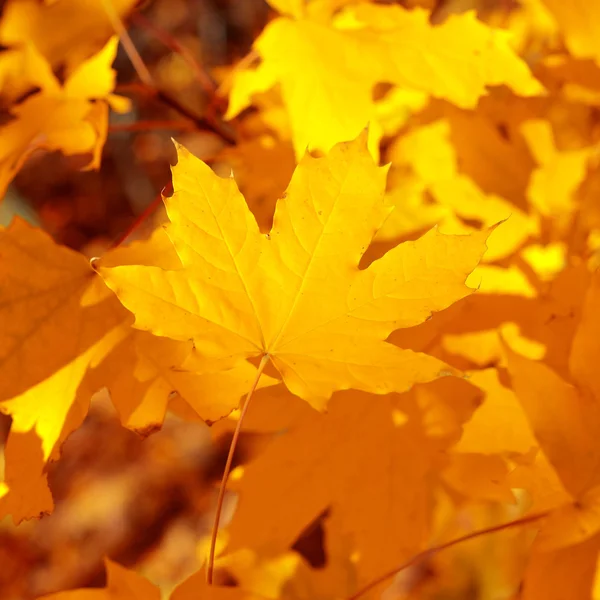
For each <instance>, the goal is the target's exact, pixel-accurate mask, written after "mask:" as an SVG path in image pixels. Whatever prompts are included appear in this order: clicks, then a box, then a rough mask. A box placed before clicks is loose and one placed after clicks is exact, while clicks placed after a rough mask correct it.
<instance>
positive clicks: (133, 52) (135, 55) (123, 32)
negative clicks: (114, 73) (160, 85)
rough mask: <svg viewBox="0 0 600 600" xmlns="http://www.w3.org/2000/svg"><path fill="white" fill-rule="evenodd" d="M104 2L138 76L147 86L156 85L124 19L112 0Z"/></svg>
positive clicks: (105, 9)
mask: <svg viewBox="0 0 600 600" xmlns="http://www.w3.org/2000/svg"><path fill="white" fill-rule="evenodd" d="M102 4H103V6H104V12H105V13H106V15H107V17H108V19H109V21H110V22H111V25H112V26H113V29H114V30H115V32H116V33H117V35H118V36H119V39H120V40H121V44H123V49H124V50H125V52H126V53H127V56H128V57H129V60H130V61H131V64H132V65H133V68H134V69H135V72H136V73H137V74H138V77H139V78H140V80H141V81H142V82H144V84H146V85H147V86H152V87H154V81H153V80H152V75H150V71H149V70H148V67H147V66H146V64H145V63H144V61H143V60H142V57H141V56H140V54H139V52H138V51H137V49H136V47H135V44H134V43H133V41H132V39H131V37H129V34H128V33H127V29H126V28H125V25H123V21H121V17H119V13H117V11H116V10H115V7H114V6H113V4H112V2H111V0H102Z"/></svg>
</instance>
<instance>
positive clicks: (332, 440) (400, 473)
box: [229, 377, 478, 592]
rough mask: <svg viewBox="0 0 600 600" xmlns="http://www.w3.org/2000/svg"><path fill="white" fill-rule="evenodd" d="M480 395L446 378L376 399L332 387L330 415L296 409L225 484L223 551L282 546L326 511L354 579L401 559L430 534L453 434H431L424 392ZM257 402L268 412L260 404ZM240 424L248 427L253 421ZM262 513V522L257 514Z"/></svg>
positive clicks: (441, 397) (289, 403) (288, 404)
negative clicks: (229, 504) (234, 501)
mask: <svg viewBox="0 0 600 600" xmlns="http://www.w3.org/2000/svg"><path fill="white" fill-rule="evenodd" d="M273 392H275V388H273ZM270 393H271V391H270V390H269V391H265V392H264V393H263V394H262V395H261V396H260V399H259V397H258V396H257V398H256V399H255V402H256V404H254V406H253V408H255V409H256V412H257V413H262V414H263V415H264V414H265V413H267V412H268V407H270V406H272V402H269V401H268V397H269V395H270ZM477 394H478V390H477V389H476V388H474V387H473V386H470V385H469V384H468V383H466V382H465V381H463V380H461V379H457V378H453V377H446V378H443V379H440V380H437V381H435V382H432V383H429V384H426V385H422V386H418V387H416V388H413V390H411V391H410V392H408V393H406V394H403V395H396V394H391V395H387V396H383V397H381V398H378V399H377V400H376V401H374V399H373V397H372V396H371V395H370V394H366V393H364V392H356V391H346V392H339V393H338V394H336V395H335V396H334V397H333V398H332V400H331V402H330V405H329V408H328V412H327V413H325V414H323V415H322V414H318V413H315V412H312V413H306V412H304V414H300V415H299V418H298V419H297V420H296V421H294V422H293V423H292V424H291V425H290V426H289V427H287V428H286V433H285V435H279V436H276V437H275V438H274V439H273V441H272V442H271V443H270V444H269V446H268V447H267V448H266V449H265V450H264V451H263V452H262V453H261V454H260V455H259V456H258V457H257V458H256V459H255V460H254V461H252V462H251V463H250V464H248V465H246V466H245V467H244V472H243V475H242V477H241V479H240V480H239V481H236V482H235V483H234V484H233V485H232V488H233V489H234V490H236V491H237V492H238V493H239V495H240V499H239V504H238V507H237V510H236V512H235V514H234V517H233V519H232V522H231V524H230V526H229V534H230V544H229V547H230V548H231V550H232V551H234V550H236V549H238V548H244V547H246V546H247V545H248V544H251V545H252V547H253V548H255V549H256V550H257V551H258V552H261V551H264V552H267V551H268V552H280V551H283V550H285V549H286V548H288V547H289V546H290V545H291V544H293V543H294V541H295V539H296V538H297V537H298V535H299V534H300V533H301V532H302V530H303V529H304V528H305V527H306V526H307V525H308V524H309V523H311V522H312V520H313V519H315V518H316V517H318V516H319V515H320V514H321V513H322V512H323V511H324V510H325V509H327V508H328V507H330V508H331V509H332V513H333V515H335V516H336V518H337V519H338V520H339V524H340V527H341V531H342V532H343V533H344V534H345V535H347V536H349V538H350V542H351V548H352V550H353V551H354V552H355V554H356V561H355V565H356V568H357V574H358V577H357V579H358V581H356V583H358V584H361V583H362V584H364V583H366V582H369V581H370V580H371V579H373V578H375V577H377V576H378V575H381V573H383V572H385V571H386V570H389V569H391V568H392V567H394V566H395V565H396V564H399V563H400V562H402V561H403V560H406V559H407V558H409V557H410V556H411V555H412V554H414V553H416V552H418V551H419V550H420V549H421V548H422V546H423V545H424V544H425V542H426V540H427V538H428V530H429V506H430V504H429V503H430V502H431V501H432V498H433V490H434V488H435V486H436V483H439V482H438V476H439V473H440V470H441V469H442V468H443V467H444V466H445V456H444V450H446V449H447V448H448V447H449V446H450V445H451V444H452V442H453V440H454V432H453V431H452V432H451V433H450V435H448V434H441V435H440V434H439V433H438V434H437V435H430V434H428V431H427V429H426V428H427V424H426V421H427V420H428V419H430V416H429V415H427V414H426V413H427V412H428V411H429V410H430V407H429V406H428V404H429V403H430V402H431V398H430V397H428V396H435V397H436V399H437V400H438V401H442V402H447V403H448V404H452V403H455V399H456V398H467V397H468V398H469V400H470V401H471V402H472V401H473V399H474V397H475V396H477ZM263 399H266V400H267V404H266V406H267V408H264V407H263V408H261V406H260V403H261V401H263ZM278 401H279V403H280V404H283V406H284V407H285V411H284V410H282V412H287V411H290V412H292V413H296V414H298V413H299V412H300V411H298V408H297V407H295V404H297V403H299V400H297V399H295V398H293V397H292V396H289V395H288V396H279V397H278ZM252 412H253V411H250V413H249V417H250V416H251V413H252ZM255 418H256V417H255ZM246 426H247V427H248V428H249V429H250V430H252V429H251V428H252V424H251V423H250V422H249V423H247V424H246ZM265 489H268V490H269V493H268V494H265V493H264V490H265ZM408 490H410V493H408ZM259 514H264V515H268V519H257V518H256V516H257V515H259ZM348 592H351V590H348Z"/></svg>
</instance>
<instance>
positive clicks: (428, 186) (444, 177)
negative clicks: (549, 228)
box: [378, 120, 538, 262]
mask: <svg viewBox="0 0 600 600" xmlns="http://www.w3.org/2000/svg"><path fill="white" fill-rule="evenodd" d="M450 130H451V126H450V123H449V121H448V120H439V121H435V122H434V123H430V124H427V125H424V126H422V127H419V128H418V129H416V130H413V131H411V132H409V133H408V134H406V135H404V136H402V137H401V138H399V139H398V140H397V141H396V143H395V144H394V145H393V146H392V148H391V149H390V152H389V157H388V158H389V160H390V161H392V165H393V168H394V169H395V170H397V171H399V173H398V174H397V175H396V176H395V177H394V175H392V177H391V180H392V184H391V186H390V189H389V192H388V193H389V194H390V202H392V203H393V204H395V205H396V206H397V210H395V211H394V212H393V213H392V215H391V216H390V218H389V219H388V220H387V221H386V223H385V225H384V227H383V228H382V230H381V231H380V232H379V234H378V239H382V240H385V239H389V238H395V237H399V236H400V235H403V234H404V235H405V234H406V233H407V219H406V217H405V210H404V205H405V202H406V201H407V197H406V195H405V186H406V184H405V181H404V179H405V178H406V176H407V175H406V173H405V172H404V171H403V170H402V167H403V166H404V165H405V164H406V165H410V168H411V170H412V171H413V177H410V176H409V184H408V185H409V186H411V185H414V182H415V181H416V186H417V194H416V196H417V197H418V200H417V202H418V204H417V206H410V211H411V212H412V213H413V214H414V217H415V218H414V221H415V222H411V223H410V224H411V226H412V227H413V228H414V230H417V231H418V230H420V229H422V228H423V227H426V226H430V225H431V222H436V223H439V227H440V230H441V231H442V232H444V233H465V232H469V231H472V230H473V228H472V227H469V226H467V225H466V224H465V222H469V221H470V220H474V219H475V220H477V221H480V222H482V223H483V225H484V226H485V227H490V226H492V225H494V224H495V223H499V222H500V221H503V220H505V222H504V223H502V224H501V225H500V226H499V227H498V228H497V229H496V230H495V231H494V232H493V233H492V234H491V235H490V237H489V239H488V241H487V247H488V250H487V252H486V254H485V257H484V260H485V262H494V261H497V260H500V259H502V258H506V257H507V256H509V255H510V254H512V253H514V252H515V251H516V250H517V249H518V248H519V247H520V246H521V245H522V244H523V243H524V242H525V241H526V240H527V238H528V237H529V236H531V235H535V234H536V233H537V231H538V226H537V223H536V222H535V221H534V220H533V219H532V218H531V217H529V216H528V215H527V214H526V213H524V212H523V211H521V210H520V209H519V208H518V207H517V206H515V205H513V204H511V203H510V202H508V201H506V200H505V199H504V198H501V197H499V196H497V195H495V194H494V195H492V194H484V193H483V192H482V191H481V190H480V189H479V187H478V186H477V185H476V184H475V183H474V182H473V181H472V180H471V179H470V178H469V177H467V176H466V175H464V174H462V173H460V172H459V168H458V158H457V156H456V151H455V150H454V147H453V146H452V144H451V143H450ZM396 187H398V189H397V190H396V189H395V188H396ZM432 199H433V200H435V201H436V203H437V205H435V204H433V205H432V202H431V200H432ZM408 201H409V202H410V201H411V196H410V195H409V196H408ZM459 219H460V220H459Z"/></svg>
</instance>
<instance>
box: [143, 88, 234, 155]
mask: <svg viewBox="0 0 600 600" xmlns="http://www.w3.org/2000/svg"><path fill="white" fill-rule="evenodd" d="M152 95H153V96H154V97H156V99H157V100H160V101H161V102H162V103H163V104H166V105H167V106H170V107H171V108H172V109H173V110H175V111H177V112H178V113H179V114H180V115H181V116H182V117H185V118H186V119H189V120H190V121H192V122H193V123H195V124H196V126H197V127H198V129H208V130H209V131H212V132H213V133H215V134H217V135H218V136H219V137H220V138H221V139H222V140H223V141H224V142H225V143H227V144H229V145H230V146H234V145H235V144H236V141H237V140H236V137H235V135H234V134H233V132H232V131H231V130H230V129H229V128H228V127H225V126H224V125H223V124H222V123H219V122H218V121H217V120H216V119H211V118H209V117H208V116H206V117H199V116H198V115H196V114H194V112H192V111H191V110H190V109H189V108H187V107H186V106H184V105H183V104H181V102H179V100H177V99H176V98H174V97H173V96H171V95H170V94H167V93H166V92H163V91H162V90H159V89H156V88H155V89H154V90H153V94H152Z"/></svg>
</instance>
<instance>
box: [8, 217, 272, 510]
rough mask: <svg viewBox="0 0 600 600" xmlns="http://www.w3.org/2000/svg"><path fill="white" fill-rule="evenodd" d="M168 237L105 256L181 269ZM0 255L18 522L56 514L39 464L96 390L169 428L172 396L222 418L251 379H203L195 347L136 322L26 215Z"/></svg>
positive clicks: (237, 371)
mask: <svg viewBox="0 0 600 600" xmlns="http://www.w3.org/2000/svg"><path fill="white" fill-rule="evenodd" d="M161 234H162V231H159V232H157V234H155V235H154V236H153V237H152V238H151V239H150V240H148V241H144V242H138V243H137V244H133V245H132V246H131V247H129V248H121V249H117V250H115V251H114V252H112V253H109V254H108V255H107V256H106V257H105V258H104V259H103V261H104V263H105V264H112V262H111V261H114V260H118V261H119V262H120V263H122V262H126V261H127V260H128V259H129V260H135V261H136V262H144V261H148V260H150V259H151V260H152V262H153V263H154V264H161V265H163V266H169V267H173V266H176V265H177V264H179V261H178V259H177V257H176V255H175V253H174V252H173V249H172V246H171V244H170V242H168V240H166V239H165V238H164V237H162V236H164V234H162V236H161ZM165 242H166V243H165ZM0 256H2V264H1V266H0V295H1V296H2V298H3V303H2V305H1V306H0V411H1V412H3V413H5V414H8V415H10V416H11V417H12V426H11V432H10V435H9V439H8V444H7V454H6V462H7V465H6V479H7V483H8V484H9V486H10V491H9V493H8V494H7V496H6V497H5V498H4V499H3V500H4V502H3V504H2V506H1V507H0V510H5V511H6V512H11V513H12V514H13V518H14V519H15V520H21V519H23V518H29V517H31V516H37V515H38V514H39V513H41V512H49V511H50V510H51V508H52V502H51V499H49V492H48V490H47V487H46V483H45V475H43V465H44V463H45V462H47V461H48V460H49V459H50V458H51V457H56V455H57V454H58V450H59V448H60V445H61V443H62V441H63V440H64V439H65V438H66V436H67V435H68V434H69V433H70V432H71V431H73V429H75V428H76V427H77V426H79V424H80V423H81V422H82V420H83V418H84V417H85V415H86V414H87V410H88V405H89V401H90V398H91V396H92V394H93V393H94V392H96V391H97V390H98V389H100V388H102V387H108V389H109V391H111V393H112V400H113V402H114V404H115V406H116V408H117V411H118V412H119V414H120V415H121V417H122V420H123V423H124V424H125V425H128V426H130V427H131V428H132V429H135V430H137V431H140V432H143V433H148V432H150V431H152V430H154V429H156V428H157V427H160V425H161V424H162V421H163V418H164V413H165V410H166V407H167V403H168V400H169V397H170V396H171V395H172V394H173V393H179V394H180V395H181V396H182V397H183V398H184V399H188V400H189V402H188V404H190V406H192V408H194V409H195V410H198V411H199V413H200V415H201V416H203V417H204V418H206V419H211V418H212V419H217V418H220V417H222V416H223V415H225V414H227V413H228V412H229V411H230V410H231V408H232V407H233V406H235V405H236V403H237V402H239V399H240V397H241V396H242V395H243V393H244V392H245V391H246V389H247V388H248V386H249V385H250V384H251V382H252V380H253V379H254V377H255V373H256V369H255V367H253V366H252V365H250V364H249V363H242V364H240V365H239V366H237V367H235V368H232V369H230V370H227V371H225V372H222V373H216V374H215V373H204V374H201V375H196V374H195V371H194V366H193V364H191V363H190V366H189V368H186V367H184V366H183V363H184V362H185V361H186V360H188V358H189V357H190V356H191V355H193V348H192V345H191V344H189V343H183V342H174V341H171V340H167V339H164V338H154V337H153V336H151V335H149V334H143V333H142V332H136V331H134V330H132V329H131V315H130V314H129V313H128V312H127V311H126V310H125V309H123V307H122V306H121V304H120V303H119V302H118V301H117V299H116V298H115V297H114V295H113V293H112V292H111V291H110V290H109V289H107V288H106V286H105V285H104V283H103V282H102V280H101V279H100V278H99V277H98V276H97V275H96V273H95V272H94V270H93V269H92V268H91V266H90V264H89V261H88V260H86V259H85V257H83V256H82V255H81V254H78V253H77V252H74V251H72V250H69V249H67V248H63V247H61V246H59V245H57V244H55V243H54V242H53V241H52V240H51V239H50V238H49V237H48V236H47V235H46V234H44V233H43V232H42V231H41V230H38V229H35V228H33V227H31V226H30V225H27V224H26V223H25V222H24V221H22V220H20V219H16V220H15V221H14V222H13V224H12V225H11V226H10V227H9V228H8V229H5V230H0ZM272 383H273V380H271V379H270V378H266V379H263V381H262V385H270V384H272ZM232 394H234V395H235V397H232ZM23 436H26V438H25V437H23ZM29 446H30V448H29ZM24 464H26V465H28V467H27V468H26V469H24V468H22V467H23V465H24ZM24 490H37V492H36V493H32V494H31V495H30V498H31V500H32V501H31V504H29V503H27V502H23V501H18V500H17V499H18V498H21V497H23V496H27V492H26V491H24ZM40 490H45V491H44V492H42V491H40Z"/></svg>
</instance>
